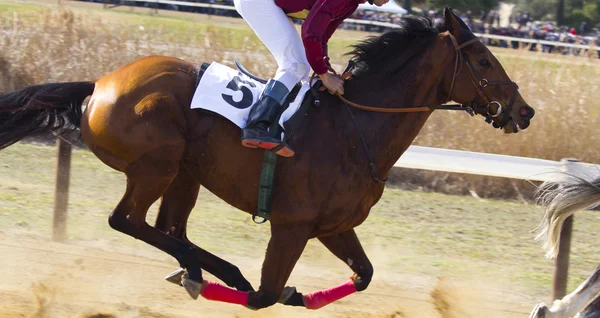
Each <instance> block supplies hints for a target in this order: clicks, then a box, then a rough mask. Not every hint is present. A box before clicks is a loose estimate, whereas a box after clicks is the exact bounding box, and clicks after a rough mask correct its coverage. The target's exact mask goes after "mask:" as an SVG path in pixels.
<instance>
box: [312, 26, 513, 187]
mask: <svg viewBox="0 0 600 318" xmlns="http://www.w3.org/2000/svg"><path fill="white" fill-rule="evenodd" d="M447 34H448V36H449V37H450V40H451V41H452V44H453V45H454V52H455V58H454V73H453V75H452V82H451V84H450V90H449V92H448V97H447V99H446V102H445V103H444V105H437V106H418V107H407V108H382V107H372V106H365V105H361V104H357V103H354V102H352V101H349V100H348V99H346V98H345V97H344V96H342V95H341V94H337V96H338V97H339V98H340V99H341V100H342V101H343V102H344V103H345V104H346V109H347V111H348V114H349V115H350V118H351V119H352V122H353V123H354V126H355V127H356V129H357V131H358V134H359V136H360V139H361V142H362V144H363V148H364V150H365V153H366V155H367V159H368V160H369V168H370V170H371V176H372V178H373V179H374V180H375V181H376V182H378V183H385V182H386V181H387V179H385V180H382V179H380V178H379V177H378V176H377V173H376V172H375V164H374V163H373V160H372V159H371V156H370V154H369V150H368V148H367V144H366V142H365V140H364V137H363V136H362V134H361V132H360V129H359V127H358V124H357V123H356V120H355V118H354V115H353V114H352V112H351V111H350V108H348V107H347V106H348V105H350V106H352V107H354V108H358V109H362V110H366V111H371V112H380V113H414V112H429V111H434V110H437V109H440V110H460V111H466V112H467V113H468V114H469V115H471V116H475V114H481V115H482V116H484V117H485V121H486V122H487V123H492V121H493V119H494V118H497V117H500V116H502V118H501V119H500V123H499V124H497V123H495V122H494V123H493V126H494V127H495V128H500V129H501V128H504V126H506V124H508V123H509V122H510V121H511V120H512V119H511V117H510V112H511V111H512V107H513V104H514V102H515V99H516V97H517V93H518V92H519V86H518V85H517V83H515V82H513V81H489V80H487V79H486V78H485V77H483V76H481V74H480V73H479V72H477V70H476V69H475V67H474V66H473V64H472V63H471V61H470V60H469V59H468V58H466V57H465V53H464V52H463V49H464V48H465V47H467V46H469V45H471V44H473V43H476V42H478V41H479V39H478V38H474V39H470V40H468V41H465V42H463V43H460V44H459V43H458V41H457V39H456V37H455V36H454V35H452V34H451V33H450V32H447ZM462 62H464V64H466V65H467V69H468V70H469V78H470V79H471V82H472V83H473V85H474V86H475V88H476V90H477V93H478V94H479V96H480V97H481V98H482V99H483V100H484V101H485V102H486V103H487V104H486V105H479V104H478V103H477V101H476V100H473V101H472V102H471V104H470V105H465V104H446V103H447V102H448V101H450V96H451V95H452V91H453V90H454V84H455V82H456V78H457V76H458V74H459V72H460V70H461V66H462ZM352 68H353V64H352V61H351V63H350V64H349V65H348V67H347V68H346V71H345V72H344V73H343V74H342V78H343V79H344V80H348V79H350V78H351V77H352V73H351V71H352ZM330 71H332V72H333V73H334V74H335V70H333V69H331V68H330ZM316 76H317V75H316V74H313V76H312V77H311V79H310V87H313V85H312V82H313V80H314V79H315V78H316ZM490 85H513V86H514V87H515V91H514V93H513V95H512V97H511V99H510V101H509V102H508V104H507V105H506V107H503V105H502V103H500V102H498V101H495V100H493V101H491V100H490V99H489V98H488V97H487V96H486V94H485V92H484V91H483V90H484V89H485V88H487V87H488V86H490ZM321 89H322V90H324V88H321ZM313 96H316V93H313ZM426 100H427V99H426ZM318 103H319V101H318V99H315V104H318ZM494 105H495V106H496V107H495V110H492V106H494ZM513 125H515V124H514V122H513Z"/></svg>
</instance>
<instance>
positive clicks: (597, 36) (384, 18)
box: [82, 0, 600, 58]
mask: <svg viewBox="0 0 600 318" xmlns="http://www.w3.org/2000/svg"><path fill="white" fill-rule="evenodd" d="M82 1H92V2H101V3H107V2H110V3H112V4H121V5H135V6H140V7H149V8H157V9H165V10H177V11H185V12H196V13H204V14H212V15H221V16H230V17H240V16H239V14H238V13H237V12H236V11H235V10H229V9H223V8H207V7H193V6H180V5H175V4H161V3H155V2H152V1H149V2H137V1H129V0H82ZM186 2H196V3H207V4H214V5H225V6H233V0H187V1H186ZM419 13H420V14H422V15H424V16H426V17H428V18H430V19H431V20H432V21H434V23H435V24H436V25H437V24H440V23H441V22H442V19H443V17H442V12H441V11H434V10H429V11H420V12H419ZM350 18H351V19H356V20H363V21H372V22H384V23H389V24H395V23H397V22H398V20H399V19H401V15H400V14H396V13H388V12H380V11H373V10H363V9H358V10H356V11H355V12H354V14H353V15H352V16H351V17H350ZM461 18H462V19H463V21H464V22H465V23H466V24H467V25H468V26H469V27H470V28H471V30H473V31H474V32H475V33H482V34H491V35H500V36H508V37H515V38H527V39H533V40H545V41H550V42H561V43H569V44H580V45H584V46H590V45H597V44H598V43H600V32H599V30H600V25H598V26H595V27H590V26H589V25H587V24H586V23H585V22H584V23H582V24H581V25H580V26H579V27H578V28H577V29H576V28H575V27H558V26H557V25H556V23H555V22H543V21H534V20H533V19H532V18H531V16H530V14H529V12H524V13H518V12H517V13H515V14H513V15H511V16H510V17H509V19H508V23H506V21H504V23H502V22H501V17H500V12H498V11H497V10H491V11H489V12H481V13H480V14H474V13H472V12H471V11H466V12H463V13H461ZM297 22H299V21H297ZM341 28H344V29H352V30H360V31H367V32H385V31H386V30H388V29H390V28H391V27H390V26H386V25H377V24H368V23H351V22H346V23H344V24H342V25H341ZM484 40H485V41H486V44H487V45H490V46H498V47H505V48H513V49H523V48H525V49H528V50H530V51H541V52H544V53H558V54H564V55H576V56H577V55H586V54H591V53H590V52H588V51H589V50H588V49H587V48H586V49H584V48H569V47H563V46H555V45H552V44H551V43H542V44H539V43H524V42H520V41H507V40H504V39H484ZM592 53H593V54H598V57H599V58H600V51H598V52H597V53H596V52H592Z"/></svg>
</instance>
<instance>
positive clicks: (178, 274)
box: [165, 268, 185, 286]
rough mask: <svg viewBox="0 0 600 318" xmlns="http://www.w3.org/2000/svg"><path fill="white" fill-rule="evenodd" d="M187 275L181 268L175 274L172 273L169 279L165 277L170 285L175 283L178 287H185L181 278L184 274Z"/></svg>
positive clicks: (168, 276)
mask: <svg viewBox="0 0 600 318" xmlns="http://www.w3.org/2000/svg"><path fill="white" fill-rule="evenodd" d="M184 273H185V269H183V268H180V269H178V270H176V271H174V272H172V273H171V274H169V275H167V277H165V279H166V280H167V281H168V282H169V283H173V284H175V285H177V286H183V284H182V282H181V277H183V274H184Z"/></svg>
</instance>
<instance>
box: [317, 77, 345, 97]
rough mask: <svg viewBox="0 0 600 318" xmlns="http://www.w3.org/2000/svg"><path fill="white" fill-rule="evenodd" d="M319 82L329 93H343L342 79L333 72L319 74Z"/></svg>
mask: <svg viewBox="0 0 600 318" xmlns="http://www.w3.org/2000/svg"><path fill="white" fill-rule="evenodd" d="M319 78H321V82H323V85H325V87H326V88H327V90H328V91H329V92H330V93H331V94H340V95H344V80H343V79H342V78H341V77H340V76H338V75H335V74H333V73H329V72H327V73H323V74H320V75H319Z"/></svg>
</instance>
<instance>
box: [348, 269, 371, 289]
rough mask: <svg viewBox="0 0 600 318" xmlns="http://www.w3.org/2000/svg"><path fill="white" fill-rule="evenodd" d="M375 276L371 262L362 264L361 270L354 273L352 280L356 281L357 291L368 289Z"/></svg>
mask: <svg viewBox="0 0 600 318" xmlns="http://www.w3.org/2000/svg"><path fill="white" fill-rule="evenodd" d="M372 278H373V266H372V265H371V263H367V264H365V265H364V266H361V267H360V268H359V270H358V271H357V272H356V274H354V276H353V277H352V280H353V281H354V287H356V291H359V292H360V291H363V290H365V289H367V287H368V286H369V284H370V283H371V279H372Z"/></svg>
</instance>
